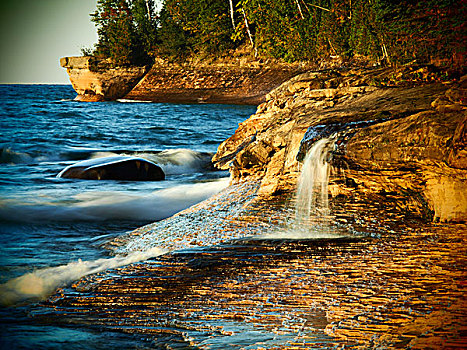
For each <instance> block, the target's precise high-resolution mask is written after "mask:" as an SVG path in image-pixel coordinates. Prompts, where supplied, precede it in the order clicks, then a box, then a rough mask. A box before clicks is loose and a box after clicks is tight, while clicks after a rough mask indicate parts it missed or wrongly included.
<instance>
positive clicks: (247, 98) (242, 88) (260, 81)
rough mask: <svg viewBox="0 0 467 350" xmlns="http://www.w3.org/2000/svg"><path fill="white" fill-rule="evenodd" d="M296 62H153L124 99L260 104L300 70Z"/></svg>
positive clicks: (301, 69)
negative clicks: (268, 63)
mask: <svg viewBox="0 0 467 350" xmlns="http://www.w3.org/2000/svg"><path fill="white" fill-rule="evenodd" d="M303 71H304V68H301V67H300V66H297V65H286V64H283V65H274V66H268V65H262V64H249V65H240V64H235V65H229V64H188V63H187V64H183V65H179V64H173V63H167V62H164V61H160V62H156V64H154V65H153V67H152V68H151V70H150V72H149V73H148V74H147V75H146V76H145V77H144V79H143V80H142V81H141V82H140V83H139V84H138V85H137V86H136V87H135V88H134V89H133V90H132V91H131V92H130V93H129V94H128V95H127V96H126V97H125V98H127V99H134V100H145V101H153V102H174V103H226V104H252V105H256V104H260V103H262V102H264V100H265V96H266V94H267V93H268V92H270V91H271V90H272V89H274V88H276V87H277V86H279V85H280V84H282V83H283V82H285V81H287V80H288V79H290V78H291V77H293V76H295V75H297V74H299V73H302V72H303Z"/></svg>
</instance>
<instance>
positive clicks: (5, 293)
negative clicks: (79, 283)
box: [0, 248, 167, 306]
mask: <svg viewBox="0 0 467 350" xmlns="http://www.w3.org/2000/svg"><path fill="white" fill-rule="evenodd" d="M165 253H167V251H166V250H163V249H159V248H151V249H149V250H147V251H144V252H133V253H131V254H128V255H126V256H115V257H113V258H109V259H98V260H92V261H81V260H78V261H75V262H71V263H69V264H67V265H62V266H57V267H49V268H45V269H40V270H36V271H34V272H31V273H27V274H25V275H23V276H20V277H17V278H14V279H12V280H10V281H8V282H7V283H5V284H2V285H0V305H2V306H11V305H15V304H18V303H20V302H23V301H27V300H43V299H45V298H46V297H47V296H49V295H50V294H52V293H53V292H54V291H55V290H56V289H57V288H60V287H63V286H66V285H68V284H70V283H72V282H73V281H76V280H78V279H80V278H82V277H84V276H87V275H90V274H94V273H98V272H101V271H104V270H107V269H113V268H117V267H120V266H124V265H128V264H132V263H135V262H138V261H144V260H147V259H150V258H153V257H156V256H159V255H162V254H165Z"/></svg>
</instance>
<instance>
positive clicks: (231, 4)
mask: <svg viewBox="0 0 467 350" xmlns="http://www.w3.org/2000/svg"><path fill="white" fill-rule="evenodd" d="M229 3H230V19H232V27H233V30H234V31H235V19H234V7H233V1H232V0H229Z"/></svg>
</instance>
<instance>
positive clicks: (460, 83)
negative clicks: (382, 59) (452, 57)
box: [213, 67, 467, 221]
mask: <svg viewBox="0 0 467 350" xmlns="http://www.w3.org/2000/svg"><path fill="white" fill-rule="evenodd" d="M438 77H439V73H437V72H436V71H435V70H434V69H431V68H429V67H421V68H420V67H418V68H413V67H405V68H403V69H401V70H399V71H394V70H392V69H384V68H381V69H371V70H352V69H346V70H326V71H320V72H307V73H304V74H301V75H299V76H296V77H294V78H292V79H291V80H289V81H287V82H286V83H284V84H282V85H281V86H280V87H278V88H277V89H275V90H273V91H272V92H271V93H269V94H268V95H267V97H266V102H265V103H263V104H261V105H260V106H258V109H257V112H256V114H255V115H253V116H252V117H251V118H249V119H248V120H246V121H245V122H243V123H241V124H240V125H239V127H238V129H237V131H236V133H235V134H234V135H233V136H232V137H230V138H229V139H228V140H226V141H225V142H224V143H222V144H221V145H220V147H219V149H218V152H217V154H216V155H215V156H214V158H213V161H214V162H215V164H216V166H217V167H218V168H222V169H227V168H229V169H230V171H231V173H232V174H233V177H234V180H236V181H238V180H242V179H245V178H250V179H251V178H255V179H260V181H261V187H260V190H259V194H260V195H264V196H270V195H274V194H276V193H281V192H284V191H293V190H294V188H295V185H296V181H297V178H298V175H299V174H300V170H301V165H302V164H301V160H302V159H303V156H304V154H305V153H306V150H307V148H309V147H310V145H311V144H312V143H313V142H314V141H316V140H318V139H320V138H322V137H325V136H329V135H331V134H333V133H336V135H337V136H336V137H337V138H338V139H337V145H338V146H337V149H336V150H335V151H334V155H333V161H332V164H333V166H334V168H335V169H337V171H334V176H332V177H331V183H330V186H329V188H330V192H331V193H330V194H331V195H332V196H333V197H334V198H336V197H339V196H340V197H342V196H343V197H346V198H347V199H348V200H352V198H354V197H357V196H358V197H360V198H361V197H362V196H363V197H366V198H368V200H373V201H384V200H386V198H387V197H391V198H395V197H397V200H398V207H399V208H400V210H401V211H402V212H407V213H411V215H412V214H415V215H418V216H419V217H422V218H424V219H429V220H434V221H438V220H439V221H466V220H467V158H466V156H467V151H466V148H465V146H466V143H467V132H466V124H467V119H466V118H467V117H466V103H467V99H466V92H465V91H466V87H467V77H463V78H461V79H457V80H456V79H454V80H451V81H444V82H441V81H439V79H438ZM307 131H308V132H307ZM305 135H306V137H305V139H304V136H305Z"/></svg>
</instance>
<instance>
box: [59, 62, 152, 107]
mask: <svg viewBox="0 0 467 350" xmlns="http://www.w3.org/2000/svg"><path fill="white" fill-rule="evenodd" d="M60 65H61V66H62V67H64V68H66V69H67V72H68V75H69V76H70V81H71V84H72V85H73V88H74V89H75V91H76V92H77V93H78V96H77V97H76V100H78V101H106V100H116V99H118V98H122V97H124V96H125V95H126V94H127V93H128V92H129V91H130V90H131V89H132V88H133V87H134V86H135V85H136V84H137V83H138V82H139V81H140V80H141V78H142V77H143V76H144V75H145V74H146V72H147V68H146V67H112V65H111V64H110V62H108V61H105V60H97V59H94V58H93V57H63V58H61V59H60Z"/></svg>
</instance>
